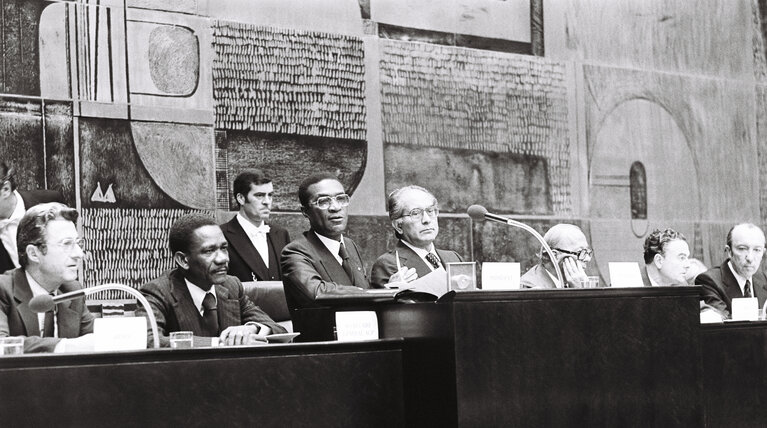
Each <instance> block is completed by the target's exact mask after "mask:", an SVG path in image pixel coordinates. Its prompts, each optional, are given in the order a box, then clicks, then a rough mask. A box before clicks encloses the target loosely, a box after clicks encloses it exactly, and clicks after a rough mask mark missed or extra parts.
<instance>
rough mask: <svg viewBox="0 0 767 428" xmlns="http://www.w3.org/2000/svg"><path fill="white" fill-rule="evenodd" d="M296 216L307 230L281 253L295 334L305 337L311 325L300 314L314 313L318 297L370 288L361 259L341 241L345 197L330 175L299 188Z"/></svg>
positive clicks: (350, 243) (355, 248)
mask: <svg viewBox="0 0 767 428" xmlns="http://www.w3.org/2000/svg"><path fill="white" fill-rule="evenodd" d="M298 199H299V201H300V202H301V212H302V213H303V215H304V217H306V218H307V219H308V220H309V225H310V229H309V230H308V231H306V232H304V234H303V236H302V237H301V238H299V239H297V240H295V241H293V242H291V243H290V244H288V245H287V246H286V247H285V249H284V250H282V257H281V265H282V275H283V282H284V284H285V300H286V301H287V304H288V308H290V312H291V317H292V319H293V326H294V329H295V330H296V331H307V328H311V327H312V326H311V322H310V321H309V320H307V319H305V314H303V313H301V311H300V309H305V308H316V307H319V306H320V305H319V304H318V303H317V302H316V301H315V300H316V299H317V297H318V296H321V295H323V294H325V295H327V294H354V293H363V292H364V291H363V290H365V289H368V288H370V283H369V282H368V278H367V271H366V268H365V264H364V262H363V259H362V253H361V251H360V249H359V247H358V246H357V244H356V243H354V241H352V240H351V239H349V237H347V236H344V232H345V231H346V223H347V220H348V219H347V214H346V207H347V206H348V205H349V201H350V198H349V195H347V194H346V191H345V190H344V186H343V185H342V184H341V182H340V181H338V179H336V177H335V176H334V175H331V174H317V175H313V176H311V177H308V178H306V179H305V180H304V181H303V182H302V183H301V185H300V186H299V188H298Z"/></svg>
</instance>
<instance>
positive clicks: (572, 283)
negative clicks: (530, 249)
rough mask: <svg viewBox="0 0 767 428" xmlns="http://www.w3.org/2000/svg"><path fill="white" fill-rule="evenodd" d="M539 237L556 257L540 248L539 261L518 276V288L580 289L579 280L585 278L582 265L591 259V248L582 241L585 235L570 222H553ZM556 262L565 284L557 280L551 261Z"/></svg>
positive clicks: (584, 240)
mask: <svg viewBox="0 0 767 428" xmlns="http://www.w3.org/2000/svg"><path fill="white" fill-rule="evenodd" d="M543 239H544V240H545V241H546V243H547V244H548V245H549V247H551V252H552V253H554V257H556V260H554V261H552V260H551V259H550V258H549V255H548V254H547V253H546V252H545V251H544V250H543V249H541V252H540V253H539V257H540V258H541V261H540V262H539V263H538V264H537V265H535V266H534V267H533V268H532V269H530V270H528V271H527V272H525V274H524V275H522V277H521V278H520V279H519V284H520V287H521V288H580V287H581V281H582V280H585V279H587V275H586V271H585V269H586V265H587V264H588V262H590V261H591V255H592V251H591V248H589V244H588V242H587V241H586V235H584V234H583V231H582V230H581V228H580V227H578V226H576V225H574V224H563V223H560V224H557V225H554V226H553V227H552V228H551V229H549V230H548V231H547V232H546V234H545V235H543ZM552 262H553V263H557V264H558V265H559V268H560V270H561V271H562V277H563V279H564V281H565V284H560V283H559V280H558V279H557V274H556V269H555V268H554V265H553V263H552Z"/></svg>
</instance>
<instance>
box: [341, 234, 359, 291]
mask: <svg viewBox="0 0 767 428" xmlns="http://www.w3.org/2000/svg"><path fill="white" fill-rule="evenodd" d="M338 256H339V257H341V260H343V262H342V263H341V267H342V268H344V272H346V275H347V276H348V277H349V279H350V280H351V281H352V285H356V284H355V283H354V267H353V266H352V264H351V262H350V261H349V253H347V252H346V246H345V245H344V244H343V242H342V243H341V246H340V247H338Z"/></svg>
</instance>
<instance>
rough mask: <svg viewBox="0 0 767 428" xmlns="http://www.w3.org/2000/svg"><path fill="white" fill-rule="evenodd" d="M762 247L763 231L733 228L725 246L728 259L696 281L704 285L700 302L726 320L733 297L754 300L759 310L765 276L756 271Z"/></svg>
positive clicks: (766, 281)
mask: <svg viewBox="0 0 767 428" xmlns="http://www.w3.org/2000/svg"><path fill="white" fill-rule="evenodd" d="M764 244H765V240H764V232H762V229H760V228H759V227H757V226H756V225H754V224H751V223H741V224H737V225H735V226H733V227H732V228H731V229H730V231H729V232H727V244H726V245H725V246H724V252H725V254H726V255H727V260H725V261H724V263H722V265H721V266H718V267H715V268H713V269H709V270H708V271H706V272H704V273H702V274H700V275H698V276H697V277H696V278H695V284H696V285H702V286H703V300H705V302H706V303H707V304H708V305H710V306H713V307H714V308H715V309H717V310H718V311H719V312H721V313H723V314H724V315H725V316H726V317H728V318H729V317H730V316H731V314H732V299H734V298H739V297H756V298H757V299H758V302H759V308H760V309H761V308H762V306H763V305H764V302H765V299H767V276H765V274H764V272H762V271H760V270H759V265H760V264H761V263H762V258H763V257H764Z"/></svg>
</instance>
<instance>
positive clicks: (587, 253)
mask: <svg viewBox="0 0 767 428" xmlns="http://www.w3.org/2000/svg"><path fill="white" fill-rule="evenodd" d="M552 250H557V251H559V252H560V253H565V254H569V255H571V256H575V258H577V259H578V260H580V261H582V262H583V263H588V262H590V261H591V256H593V255H594V250H592V249H591V248H583V249H581V250H578V251H569V250H563V249H561V248H556V247H554V248H552Z"/></svg>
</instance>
